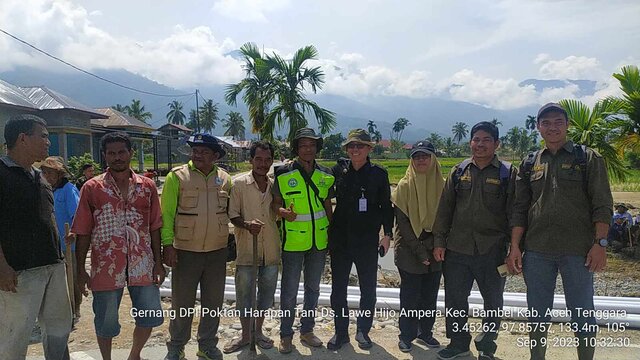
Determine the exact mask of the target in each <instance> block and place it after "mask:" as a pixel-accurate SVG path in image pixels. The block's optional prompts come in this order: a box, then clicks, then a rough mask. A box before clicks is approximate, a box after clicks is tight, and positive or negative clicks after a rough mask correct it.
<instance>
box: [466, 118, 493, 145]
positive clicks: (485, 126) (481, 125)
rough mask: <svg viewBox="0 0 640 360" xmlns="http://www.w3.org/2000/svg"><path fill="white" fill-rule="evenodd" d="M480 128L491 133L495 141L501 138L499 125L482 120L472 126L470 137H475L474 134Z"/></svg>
mask: <svg viewBox="0 0 640 360" xmlns="http://www.w3.org/2000/svg"><path fill="white" fill-rule="evenodd" d="M479 130H483V131H486V132H488V133H489V135H491V137H493V141H496V140H499V139H500V131H499V130H498V127H497V126H496V125H495V124H494V123H492V122H489V121H480V122H479V123H477V124H475V125H473V127H472V128H471V135H470V137H471V138H473V134H475V133H476V132H477V131H479Z"/></svg>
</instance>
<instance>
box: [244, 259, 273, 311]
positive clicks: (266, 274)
mask: <svg viewBox="0 0 640 360" xmlns="http://www.w3.org/2000/svg"><path fill="white" fill-rule="evenodd" d="M252 278H253V266H247V265H237V266H236V310H238V311H240V317H249V316H250V314H251V312H250V311H251V297H252V294H251V279H252ZM277 284H278V265H267V266H258V294H257V295H256V296H257V301H256V309H253V312H255V310H267V309H269V308H270V307H271V305H273V296H274V294H275V293H276V286H277ZM259 317H260V316H259Z"/></svg>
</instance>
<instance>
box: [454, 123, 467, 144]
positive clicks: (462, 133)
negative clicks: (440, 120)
mask: <svg viewBox="0 0 640 360" xmlns="http://www.w3.org/2000/svg"><path fill="white" fill-rule="evenodd" d="M451 132H453V140H455V141H456V142H457V143H458V144H460V141H462V139H464V138H466V137H467V134H468V133H469V125H467V124H465V123H463V122H457V123H455V124H453V128H451Z"/></svg>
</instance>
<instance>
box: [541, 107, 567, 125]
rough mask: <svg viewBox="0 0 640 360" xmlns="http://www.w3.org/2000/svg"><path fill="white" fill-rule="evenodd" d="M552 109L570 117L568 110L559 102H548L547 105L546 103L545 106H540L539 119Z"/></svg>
mask: <svg viewBox="0 0 640 360" xmlns="http://www.w3.org/2000/svg"><path fill="white" fill-rule="evenodd" d="M550 111H557V112H560V113H563V114H564V117H565V118H566V119H568V118H569V117H568V116H567V111H566V110H565V109H564V108H563V107H562V106H560V104H558V103H548V104H546V105H544V106H543V107H541V108H540V110H538V121H540V117H541V116H542V115H544V114H546V113H548V112H550Z"/></svg>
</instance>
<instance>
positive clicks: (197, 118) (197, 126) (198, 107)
mask: <svg viewBox="0 0 640 360" xmlns="http://www.w3.org/2000/svg"><path fill="white" fill-rule="evenodd" d="M196 133H198V134H199V133H200V106H199V105H198V89H196Z"/></svg>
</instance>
